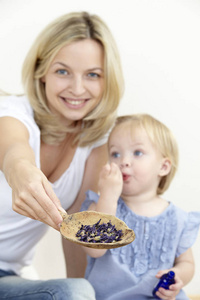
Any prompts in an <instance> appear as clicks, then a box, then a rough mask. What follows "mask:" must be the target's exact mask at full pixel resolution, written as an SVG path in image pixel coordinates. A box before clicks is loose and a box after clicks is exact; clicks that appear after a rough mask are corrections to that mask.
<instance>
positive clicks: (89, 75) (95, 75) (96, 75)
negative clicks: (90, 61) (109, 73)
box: [88, 72, 100, 78]
mask: <svg viewBox="0 0 200 300" xmlns="http://www.w3.org/2000/svg"><path fill="white" fill-rule="evenodd" d="M88 77H91V78H99V77H100V75H99V74H97V73H93V72H91V73H88Z"/></svg>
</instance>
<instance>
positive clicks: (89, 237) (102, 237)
mask: <svg viewBox="0 0 200 300" xmlns="http://www.w3.org/2000/svg"><path fill="white" fill-rule="evenodd" d="M100 222H101V219H100V220H99V221H98V222H97V223H95V224H94V225H81V227H80V229H79V230H78V231H77V233H76V237H77V238H78V240H79V241H82V242H87V243H88V242H89V243H114V242H117V241H121V237H122V230H117V229H116V227H115V225H112V223H111V221H109V222H108V223H102V224H100Z"/></svg>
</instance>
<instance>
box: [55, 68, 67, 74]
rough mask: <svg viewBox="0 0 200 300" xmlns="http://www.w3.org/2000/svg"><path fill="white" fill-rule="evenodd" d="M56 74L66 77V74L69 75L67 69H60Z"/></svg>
mask: <svg viewBox="0 0 200 300" xmlns="http://www.w3.org/2000/svg"><path fill="white" fill-rule="evenodd" d="M56 73H57V74H59V75H66V74H68V72H67V70H65V69H59V70H57V71H56Z"/></svg>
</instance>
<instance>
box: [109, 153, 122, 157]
mask: <svg viewBox="0 0 200 300" xmlns="http://www.w3.org/2000/svg"><path fill="white" fill-rule="evenodd" d="M111 157H114V158H118V157H120V154H119V153H118V152H112V153H111Z"/></svg>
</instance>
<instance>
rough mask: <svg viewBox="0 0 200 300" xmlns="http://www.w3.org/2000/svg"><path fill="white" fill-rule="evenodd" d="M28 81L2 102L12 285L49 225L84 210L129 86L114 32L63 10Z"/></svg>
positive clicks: (2, 180) (4, 206) (71, 269)
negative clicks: (21, 90)
mask: <svg viewBox="0 0 200 300" xmlns="http://www.w3.org/2000/svg"><path fill="white" fill-rule="evenodd" d="M22 80H23V84H24V89H25V96H20V97H16V96H11V97H5V99H3V101H1V102H0V105H1V106H0V130H1V132H3V134H1V135H0V149H1V152H0V169H1V172H0V199H1V202H0V206H1V209H0V214H1V215H0V231H1V232H0V247H1V249H2V251H1V253H0V269H1V270H2V272H3V274H4V275H3V277H2V278H3V279H4V281H5V280H6V278H7V283H6V284H8V286H9V277H8V276H6V274H7V275H9V272H10V271H11V274H13V273H12V272H14V274H20V271H21V269H22V268H23V266H25V265H28V264H30V263H31V261H32V258H33V255H34V249H35V246H36V244H37V242H38V241H39V240H40V238H41V237H42V236H43V235H44V234H45V232H46V230H47V228H48V226H46V225H45V224H47V225H49V226H52V227H53V228H55V229H57V230H59V224H60V223H61V222H62V218H61V216H60V213H59V210H63V208H64V209H66V210H67V211H68V213H72V212H75V211H79V209H80V206H81V203H82V201H83V199H84V194H85V192H86V190H87V189H93V190H95V191H97V179H98V174H99V170H100V169H101V166H102V165H103V164H104V163H105V162H106V160H107V154H106V141H107V134H108V131H109V129H110V128H111V126H112V124H113V122H114V119H115V117H116V111H117V107H118V105H119V101H120V98H121V96H122V92H123V77H122V71H121V66H120V60H119V55H118V52H117V48H116V45H115V42H114V40H113V37H112V35H111V33H110V31H109V29H108V28H107V26H106V25H105V23H104V22H103V21H102V20H101V19H100V18H99V17H98V16H95V15H89V14H88V13H85V12H81V13H70V14H67V15H64V16H62V17H60V18H58V19H57V20H55V21H54V22H52V23H51V24H50V25H49V26H47V27H46V28H45V29H44V30H43V31H42V33H41V34H40V35H39V36H38V38H37V39H36V41H35V42H34V44H33V46H32V48H31V49H30V51H29V53H28V55H27V57H26V59H25V61H24V65H23V69H22ZM9 186H10V187H9ZM11 201H12V203H11ZM12 209H13V210H12ZM38 221H40V222H38ZM65 243H66V245H65V248H66V249H67V251H66V259H67V273H68V277H82V276H83V273H84V267H85V256H84V255H83V253H82V252H80V251H81V250H80V249H79V247H78V246H77V245H74V244H72V243H70V242H67V241H65ZM79 252H80V253H79ZM12 277H13V276H12ZM15 277H17V276H15ZM2 278H1V279H0V291H1V290H2V287H1V283H2ZM18 279H19V278H18ZM21 280H22V279H21ZM66 281H67V280H66ZM68 282H69V281H68ZM11 284H13V282H12V283H11ZM8 286H7V289H8ZM76 290H77V289H76ZM0 295H1V292H0ZM77 297H78V296H77V295H76V296H75V298H76V299H78V298H77ZM31 299H33V298H31ZM45 299H46V298H45ZM70 299H71V298H70Z"/></svg>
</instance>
